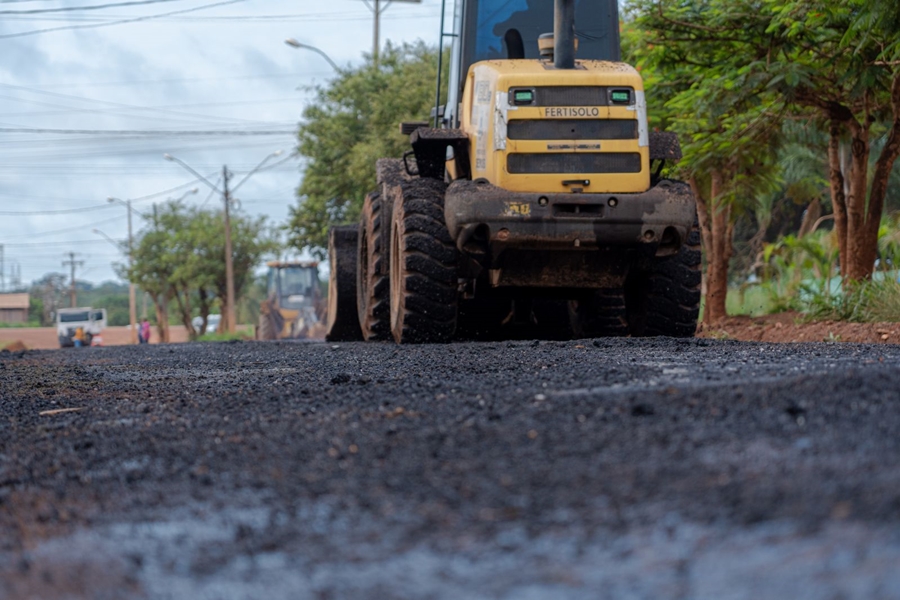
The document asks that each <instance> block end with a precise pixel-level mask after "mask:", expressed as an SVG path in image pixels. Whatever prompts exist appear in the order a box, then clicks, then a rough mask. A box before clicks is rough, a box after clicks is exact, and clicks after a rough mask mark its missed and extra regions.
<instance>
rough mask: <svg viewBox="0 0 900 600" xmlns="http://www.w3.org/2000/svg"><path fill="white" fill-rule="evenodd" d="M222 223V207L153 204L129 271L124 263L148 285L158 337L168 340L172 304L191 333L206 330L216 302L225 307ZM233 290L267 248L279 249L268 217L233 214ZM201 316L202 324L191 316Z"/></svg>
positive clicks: (239, 289)
mask: <svg viewBox="0 0 900 600" xmlns="http://www.w3.org/2000/svg"><path fill="white" fill-rule="evenodd" d="M224 233H225V230H224V223H223V219H222V214H221V212H220V211H211V210H203V209H198V208H186V207H185V206H184V205H182V204H180V203H177V202H170V203H168V204H166V205H164V206H163V207H161V209H155V210H154V217H153V222H152V224H151V225H150V226H149V227H148V228H146V229H145V230H143V231H141V232H140V233H139V234H138V236H137V240H136V243H135V251H134V261H133V267H132V269H131V271H127V269H123V273H124V274H125V277H129V278H131V280H133V281H134V282H135V283H137V284H138V285H139V286H140V287H141V288H142V289H144V290H146V291H147V293H148V294H149V295H150V297H151V298H152V299H153V303H154V305H155V307H156V316H157V327H158V328H159V333H160V339H161V340H163V341H168V340H169V336H168V307H169V305H170V303H173V302H174V304H175V306H176V307H177V309H178V310H177V314H178V317H179V318H180V320H181V322H182V324H183V325H184V327H185V328H186V329H187V330H188V333H189V335H190V336H191V338H192V339H193V338H196V337H197V336H199V335H201V334H202V333H203V332H204V331H205V330H206V325H207V318H208V316H209V314H210V313H211V312H212V310H213V307H214V304H215V303H216V302H218V304H219V306H220V310H223V311H224V310H225V309H226V308H227V307H225V306H224V300H225V298H226V293H225V292H226V277H225V261H224V259H223V256H224V254H225V242H224ZM231 238H232V256H233V260H232V261H233V265H234V280H235V293H236V294H237V296H238V300H239V299H240V295H241V293H242V291H243V289H244V287H245V286H246V284H247V282H248V281H249V279H250V278H251V277H252V275H253V269H254V268H255V267H256V266H257V265H258V264H259V263H260V261H261V260H262V258H263V256H264V255H265V254H268V253H271V252H275V251H276V250H277V249H278V243H277V239H276V237H275V235H274V233H273V232H272V231H271V230H270V229H269V228H268V227H267V226H266V219H265V217H258V218H253V217H249V216H246V215H242V214H240V213H233V214H232V216H231ZM195 316H200V317H201V320H202V325H201V326H200V327H199V328H195V327H194V325H193V323H192V320H193V318H194V317H195Z"/></svg>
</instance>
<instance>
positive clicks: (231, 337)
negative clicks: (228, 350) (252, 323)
mask: <svg viewBox="0 0 900 600" xmlns="http://www.w3.org/2000/svg"><path fill="white" fill-rule="evenodd" d="M252 339H253V334H252V332H249V333H248V332H247V331H236V332H234V333H207V334H204V335H201V336H200V337H198V338H197V341H198V342H233V341H246V340H252Z"/></svg>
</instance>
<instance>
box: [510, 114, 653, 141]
mask: <svg viewBox="0 0 900 600" xmlns="http://www.w3.org/2000/svg"><path fill="white" fill-rule="evenodd" d="M506 135H507V137H508V138H509V139H511V140H636V139H637V137H638V127H637V121H635V120H634V119H512V120H510V121H509V124H508V125H507V129H506Z"/></svg>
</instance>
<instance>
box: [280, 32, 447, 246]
mask: <svg viewBox="0 0 900 600" xmlns="http://www.w3.org/2000/svg"><path fill="white" fill-rule="evenodd" d="M445 64H447V61H445ZM436 73H437V50H436V49H434V48H432V47H430V46H427V45H425V44H424V43H422V42H418V43H416V44H403V45H402V46H391V45H390V44H388V46H387V48H386V49H385V50H384V51H383V52H382V53H381V55H380V57H379V61H378V67H377V68H376V67H375V66H374V65H373V63H372V57H371V56H369V57H367V60H366V62H365V63H364V64H363V65H361V66H360V67H358V68H355V69H346V70H341V71H339V72H338V75H337V77H336V78H335V79H333V80H332V81H330V82H329V83H328V84H327V85H325V86H320V87H317V88H315V92H316V99H315V101H313V102H311V103H310V104H309V106H308V107H307V108H306V109H305V110H304V112H303V121H302V122H301V123H300V127H299V131H298V140H299V143H298V145H297V152H298V153H299V154H300V155H301V156H303V157H305V158H306V165H305V169H304V172H303V180H302V181H301V183H300V186H299V188H298V189H297V196H298V198H299V200H298V202H297V205H296V206H294V207H292V208H291V211H290V219H289V223H288V229H289V244H290V245H291V246H293V247H295V248H297V249H299V250H303V249H309V250H311V251H312V252H313V253H314V254H315V255H317V256H319V257H320V258H324V251H325V247H326V245H327V241H328V229H329V228H330V227H331V226H332V225H335V224H340V223H345V222H349V221H352V220H354V219H356V218H357V217H358V216H359V210H360V208H361V207H362V200H363V198H364V197H365V195H366V194H367V193H368V192H370V191H371V190H373V189H374V188H375V185H376V181H375V161H376V160H377V159H379V158H385V157H395V158H399V157H400V156H402V155H403V153H404V152H405V151H406V150H407V149H408V148H409V138H408V137H407V136H405V135H402V134H401V133H400V129H399V124H400V123H401V122H403V121H420V120H428V118H429V115H430V114H431V109H432V108H433V106H434V84H435V76H436ZM444 89H446V86H444Z"/></svg>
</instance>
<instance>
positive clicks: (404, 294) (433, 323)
mask: <svg viewBox="0 0 900 600" xmlns="http://www.w3.org/2000/svg"><path fill="white" fill-rule="evenodd" d="M446 188H447V186H446V184H445V183H444V182H442V181H438V180H436V179H422V178H417V179H412V180H410V181H407V182H404V183H403V184H402V188H401V192H402V197H401V198H400V199H399V201H397V200H395V201H394V207H393V218H392V219H391V250H390V257H391V263H390V265H391V269H390V281H391V333H392V334H393V336H394V340H395V341H396V342H397V343H398V344H408V343H428V342H448V341H450V340H451V339H452V338H453V335H454V333H455V332H456V320H457V306H458V293H457V272H456V270H457V263H458V252H457V249H456V245H455V244H454V243H453V240H452V239H451V238H450V233H449V232H448V231H447V225H446V223H445V221H444V191H445V190H446Z"/></svg>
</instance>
